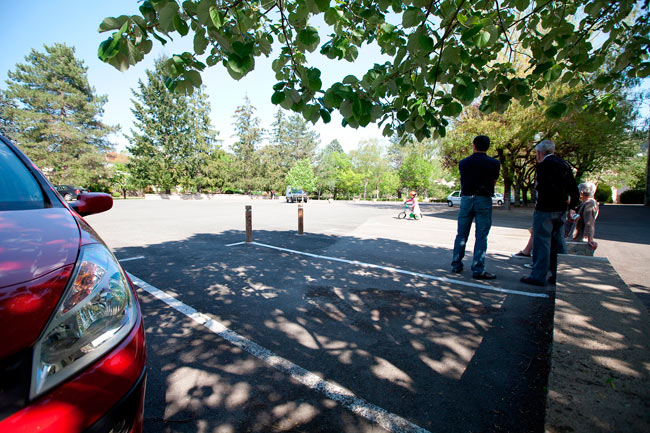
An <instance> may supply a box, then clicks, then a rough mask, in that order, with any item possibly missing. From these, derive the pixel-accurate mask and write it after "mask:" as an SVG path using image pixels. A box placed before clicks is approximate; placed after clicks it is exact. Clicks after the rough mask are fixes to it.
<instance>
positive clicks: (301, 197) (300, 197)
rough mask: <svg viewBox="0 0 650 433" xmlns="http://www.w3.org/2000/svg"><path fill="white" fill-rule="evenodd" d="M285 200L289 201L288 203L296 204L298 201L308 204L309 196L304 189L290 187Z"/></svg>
mask: <svg viewBox="0 0 650 433" xmlns="http://www.w3.org/2000/svg"><path fill="white" fill-rule="evenodd" d="M285 198H286V199H287V203H295V202H297V201H298V202H304V203H307V200H308V199H309V196H308V195H307V193H306V192H305V191H303V190H302V189H297V188H291V187H290V186H288V187H287V192H286V193H285Z"/></svg>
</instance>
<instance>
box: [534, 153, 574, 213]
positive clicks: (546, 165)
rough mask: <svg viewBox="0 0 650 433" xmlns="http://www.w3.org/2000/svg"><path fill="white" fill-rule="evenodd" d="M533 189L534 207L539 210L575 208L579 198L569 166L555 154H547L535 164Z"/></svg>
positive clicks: (552, 210)
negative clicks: (535, 198)
mask: <svg viewBox="0 0 650 433" xmlns="http://www.w3.org/2000/svg"><path fill="white" fill-rule="evenodd" d="M535 190H537V203H536V204H535V209H536V210H538V211H541V212H565V211H566V210H567V207H568V208H569V209H575V208H576V206H577V205H578V203H579V199H580V193H579V192H578V185H577V184H576V179H575V177H573V172H572V171H571V167H569V164H567V163H566V162H565V161H564V160H563V159H562V158H560V157H558V156H556V155H549V156H547V157H546V158H545V159H544V160H543V161H542V162H540V163H539V164H537V176H536V177H535Z"/></svg>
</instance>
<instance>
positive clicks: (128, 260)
mask: <svg viewBox="0 0 650 433" xmlns="http://www.w3.org/2000/svg"><path fill="white" fill-rule="evenodd" d="M140 259H144V256H136V257H127V258H126V259H118V261H119V262H120V263H121V262H130V261H131V260H140Z"/></svg>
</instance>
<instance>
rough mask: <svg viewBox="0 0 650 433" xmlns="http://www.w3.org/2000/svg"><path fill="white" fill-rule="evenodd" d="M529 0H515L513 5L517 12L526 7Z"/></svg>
mask: <svg viewBox="0 0 650 433" xmlns="http://www.w3.org/2000/svg"><path fill="white" fill-rule="evenodd" d="M529 4H530V0H515V7H516V8H517V10H518V11H519V12H523V11H525V10H526V8H528V5H529Z"/></svg>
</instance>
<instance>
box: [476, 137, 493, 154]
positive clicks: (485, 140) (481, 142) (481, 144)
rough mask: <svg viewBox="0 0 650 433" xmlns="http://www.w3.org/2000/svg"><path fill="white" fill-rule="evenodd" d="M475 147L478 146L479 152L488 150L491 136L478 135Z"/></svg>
mask: <svg viewBox="0 0 650 433" xmlns="http://www.w3.org/2000/svg"><path fill="white" fill-rule="evenodd" d="M473 143H474V147H476V150H478V151H479V152H485V151H487V150H488V148H489V147H490V137H488V136H487V135H477V136H476V137H475V138H474V142H473Z"/></svg>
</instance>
